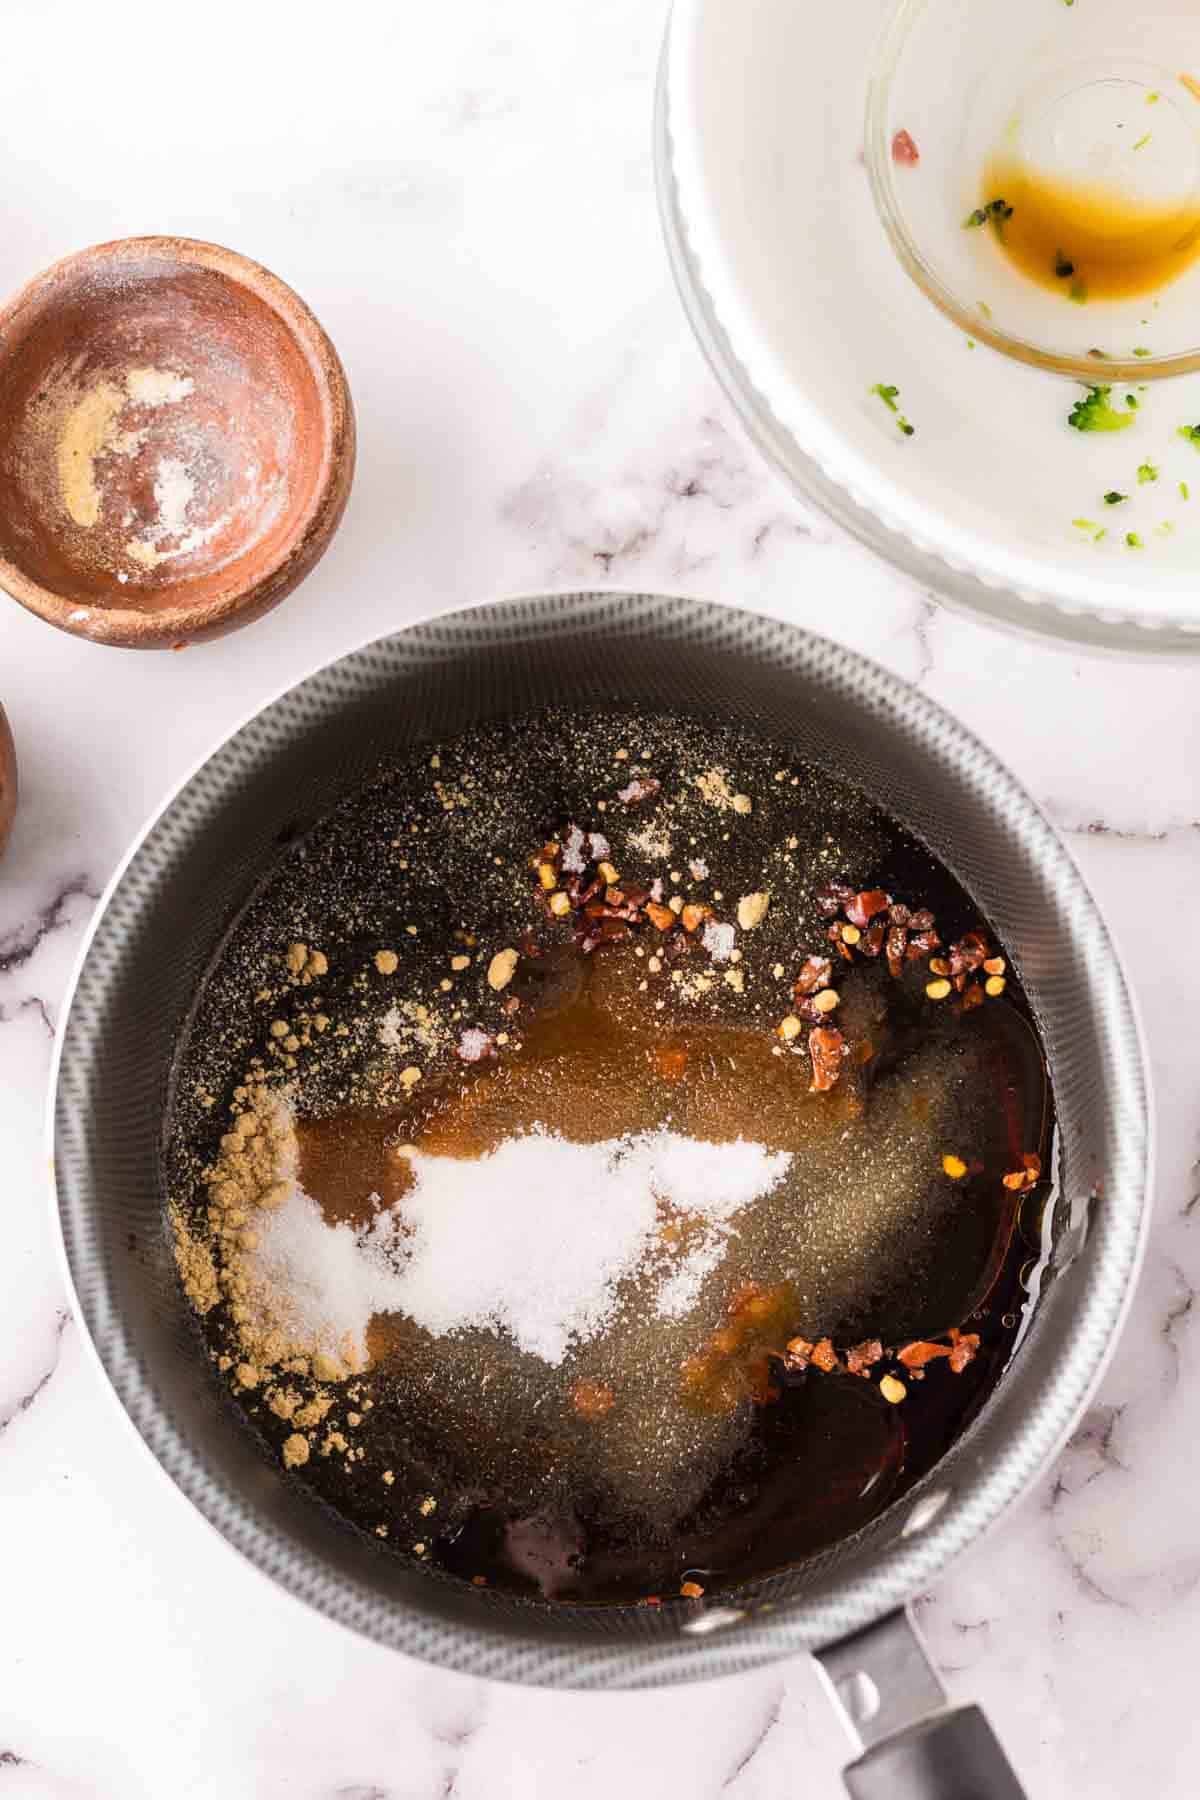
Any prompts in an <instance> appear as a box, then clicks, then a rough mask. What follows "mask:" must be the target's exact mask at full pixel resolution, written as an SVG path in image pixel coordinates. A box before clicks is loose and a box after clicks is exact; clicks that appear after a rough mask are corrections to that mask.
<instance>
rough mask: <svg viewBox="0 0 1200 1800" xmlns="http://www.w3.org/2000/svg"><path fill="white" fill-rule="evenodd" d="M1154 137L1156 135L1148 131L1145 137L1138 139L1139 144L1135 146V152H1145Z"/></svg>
mask: <svg viewBox="0 0 1200 1800" xmlns="http://www.w3.org/2000/svg"><path fill="white" fill-rule="evenodd" d="M1153 136H1154V133H1153V132H1152V131H1148V132H1147V133H1146V135H1145V136H1144V137H1140V138H1139V139H1138V141H1137V143H1136V144H1135V145H1134V146H1133V147H1134V149H1135V150H1144V149H1145V148H1146V145H1147V144H1148V143H1149V142H1150V139H1151V138H1152V137H1153Z"/></svg>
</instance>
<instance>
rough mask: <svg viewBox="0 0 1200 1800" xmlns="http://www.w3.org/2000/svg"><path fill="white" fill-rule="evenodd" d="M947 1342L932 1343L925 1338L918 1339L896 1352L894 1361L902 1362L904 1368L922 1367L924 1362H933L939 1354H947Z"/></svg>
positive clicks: (948, 1351) (948, 1352)
mask: <svg viewBox="0 0 1200 1800" xmlns="http://www.w3.org/2000/svg"><path fill="white" fill-rule="evenodd" d="M949 1354H950V1346H949V1344H934V1343H931V1342H929V1341H928V1340H927V1339H919V1340H918V1341H917V1342H916V1343H912V1344H905V1346H904V1348H903V1349H902V1350H898V1351H897V1352H896V1361H897V1362H898V1363H903V1365H904V1367H905V1368H906V1369H923V1368H924V1367H925V1364H926V1363H931V1362H935V1361H936V1360H937V1358H938V1357H939V1356H949Z"/></svg>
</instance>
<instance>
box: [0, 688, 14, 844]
mask: <svg viewBox="0 0 1200 1800" xmlns="http://www.w3.org/2000/svg"><path fill="white" fill-rule="evenodd" d="M16 813H17V747H16V745H15V744H14V743H13V735H12V732H11V731H10V730H9V725H8V718H7V715H6V714H5V711H4V708H3V707H2V706H0V856H3V855H4V851H5V848H6V846H7V844H8V834H9V832H10V831H11V830H12V822H13V820H14V818H15V817H16Z"/></svg>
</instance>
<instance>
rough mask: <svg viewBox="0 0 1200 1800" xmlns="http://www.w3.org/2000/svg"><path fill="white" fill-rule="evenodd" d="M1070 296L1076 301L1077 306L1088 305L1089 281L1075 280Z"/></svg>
mask: <svg viewBox="0 0 1200 1800" xmlns="http://www.w3.org/2000/svg"><path fill="white" fill-rule="evenodd" d="M1069 297H1070V298H1071V299H1072V300H1073V301H1074V302H1075V304H1076V306H1086V305H1087V282H1086V281H1073V282H1072V283H1071V293H1070V296H1069Z"/></svg>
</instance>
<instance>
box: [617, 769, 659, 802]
mask: <svg viewBox="0 0 1200 1800" xmlns="http://www.w3.org/2000/svg"><path fill="white" fill-rule="evenodd" d="M661 792H662V782H661V781H656V780H655V778H654V776H653V775H645V776H643V775H635V776H634V778H633V780H632V781H631V782H630V783H629V785H628V786H627V787H623V788H621V789H619V790H618V793H617V799H618V800H619V801H620V802H621V804H622V806H640V805H641V804H642V802H643V801H644V800H653V798H654V796H655V794H658V793H661Z"/></svg>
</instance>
